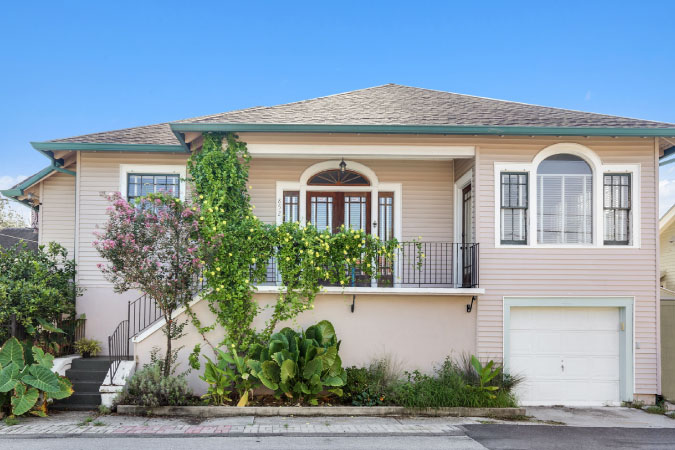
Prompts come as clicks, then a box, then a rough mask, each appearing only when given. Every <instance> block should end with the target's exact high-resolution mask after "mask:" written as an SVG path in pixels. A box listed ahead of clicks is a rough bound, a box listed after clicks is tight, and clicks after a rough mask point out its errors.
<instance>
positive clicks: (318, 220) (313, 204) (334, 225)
mask: <svg viewBox="0 0 675 450" xmlns="http://www.w3.org/2000/svg"><path fill="white" fill-rule="evenodd" d="M307 185H308V186H325V187H327V188H328V187H336V186H350V187H355V186H370V182H369V181H368V179H367V178H366V177H364V176H363V175H361V174H360V173H358V172H354V171H351V170H345V171H341V170H326V171H323V172H320V173H318V174H316V175H314V176H313V177H311V178H310V179H309V181H308V182H307ZM370 197H371V194H370V192H353V191H351V190H350V191H348V192H341V191H329V192H318V191H308V192H307V218H308V219H309V221H310V222H311V223H312V224H313V225H314V226H316V227H317V228H318V229H319V231H323V230H330V231H331V232H336V231H337V230H339V229H340V227H341V226H342V225H344V226H345V228H353V229H356V230H364V231H365V232H366V233H370Z"/></svg>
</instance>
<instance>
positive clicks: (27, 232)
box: [0, 228, 38, 250]
mask: <svg viewBox="0 0 675 450" xmlns="http://www.w3.org/2000/svg"><path fill="white" fill-rule="evenodd" d="M20 242H23V243H25V244H26V247H27V248H29V249H31V250H37V248H38V232H37V230H35V229H34V228H0V247H3V248H10V247H14V246H15V245H16V244H18V243H20Z"/></svg>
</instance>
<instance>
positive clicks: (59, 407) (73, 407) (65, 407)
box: [49, 402, 98, 411]
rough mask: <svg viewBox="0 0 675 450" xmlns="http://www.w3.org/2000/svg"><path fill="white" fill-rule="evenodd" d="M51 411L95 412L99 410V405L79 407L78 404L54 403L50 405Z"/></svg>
mask: <svg viewBox="0 0 675 450" xmlns="http://www.w3.org/2000/svg"><path fill="white" fill-rule="evenodd" d="M49 409H51V410H54V411H95V410H97V409H98V405H96V406H92V405H77V404H70V403H66V404H61V403H56V402H55V403H52V404H51V405H49Z"/></svg>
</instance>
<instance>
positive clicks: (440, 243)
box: [4, 84, 675, 405]
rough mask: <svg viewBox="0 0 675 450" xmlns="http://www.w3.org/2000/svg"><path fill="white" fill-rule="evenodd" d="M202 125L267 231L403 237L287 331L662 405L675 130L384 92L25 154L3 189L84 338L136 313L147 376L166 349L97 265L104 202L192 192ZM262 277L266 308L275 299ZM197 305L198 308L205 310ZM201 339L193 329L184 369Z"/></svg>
mask: <svg viewBox="0 0 675 450" xmlns="http://www.w3.org/2000/svg"><path fill="white" fill-rule="evenodd" d="M209 131H230V132H236V133H237V134H238V135H239V138H240V139H241V140H242V141H244V142H246V143H247V145H248V149H249V152H250V154H251V155H252V160H251V170H250V185H251V187H252V188H251V196H252V201H253V203H254V205H255V206H256V214H257V215H258V217H260V218H261V219H262V220H264V221H266V222H268V223H280V222H282V221H286V220H292V221H296V220H299V221H301V222H306V221H308V222H311V223H313V224H314V225H316V226H317V227H319V228H321V229H335V228H337V227H339V226H340V225H342V224H344V225H346V226H351V227H357V228H362V229H365V230H367V231H368V232H369V233H373V234H377V235H378V236H380V237H381V238H382V239H390V238H396V239H398V240H399V241H400V242H402V243H403V245H402V248H401V250H400V251H399V252H398V254H397V256H396V260H395V263H394V267H393V268H392V271H391V274H390V277H389V278H387V279H386V280H384V281H383V279H380V280H379V281H375V280H359V282H356V283H354V286H350V287H347V288H344V289H342V288H338V287H335V288H331V287H328V288H326V289H325V292H324V293H322V294H321V295H320V296H319V297H318V298H317V300H316V304H315V308H314V309H313V310H311V311H307V312H306V313H304V314H303V315H301V316H300V317H299V318H298V323H299V325H307V324H310V323H313V322H315V321H317V320H321V319H329V320H331V321H332V322H333V324H334V325H335V327H336V329H337V332H338V334H339V337H340V339H342V347H341V353H342V354H343V360H344V362H345V364H348V365H351V364H362V363H367V362H368V361H369V360H370V359H372V358H377V357H381V356H382V355H384V354H389V355H391V356H392V357H393V358H395V359H396V360H398V361H399V362H400V364H401V365H402V366H403V368H405V369H413V368H419V369H422V370H429V369H431V367H432V366H433V365H434V364H435V363H438V362H441V361H442V360H443V359H444V358H445V357H446V356H448V355H450V356H455V357H456V356H459V355H460V354H461V353H470V354H476V355H478V356H479V357H480V358H484V359H495V360H499V361H503V363H504V365H505V368H506V370H507V371H509V372H511V373H518V374H521V375H523V376H524V377H525V383H524V385H523V387H522V389H521V390H520V391H519V393H520V399H521V401H522V403H523V404H569V405H602V404H618V403H620V402H621V401H630V400H633V399H641V400H644V401H647V402H651V401H654V398H655V395H657V394H659V393H660V384H659V383H660V376H659V371H660V367H659V363H660V356H659V351H660V347H659V345H660V343H659V330H658V323H659V308H658V305H659V245H658V244H659V242H658V214H657V211H658V161H659V157H660V156H661V155H663V152H664V151H666V150H667V149H668V148H669V147H671V146H672V144H668V141H667V140H665V139H662V138H664V137H673V136H675V124H669V123H659V122H652V121H647V120H638V119H630V118H623V117H614V116H608V115H602V114H592V113H586V112H579V111H570V110H564V109H557V108H550V107H543V106H535V105H528V104H523V103H515V102H508V101H500V100H493V99H488V98H480V97H473V96H467V95H459V94H453V93H449V92H441V91H434V90H428V89H420V88H414V87H407V86H400V85H394V84H388V85H384V86H377V87H373V88H368V89H362V90H357V91H353V92H347V93H343V94H337V95H332V96H327V97H320V98H315V99H311V100H305V101H300V102H295V103H289V104H284V105H278V106H272V107H255V108H250V109H244V110H238V111H232V112H227V113H222V114H215V115H210V116H204V117H198V118H195V119H188V120H181V121H177V122H171V123H161V124H156V125H149V126H143V127H137V128H130V129H124V130H117V131H109V132H103V133H96V134H89V135H84V136H77V137H72V138H66V139H56V140H53V141H48V142H36V143H33V147H34V148H35V149H36V150H38V151H39V152H41V153H42V154H43V155H44V156H46V157H47V158H49V160H50V165H49V166H48V167H47V168H45V169H44V170H42V171H41V172H39V173H37V174H36V175H34V176H32V177H30V178H29V179H27V180H26V181H24V182H23V183H20V184H19V185H17V186H15V187H14V188H13V189H10V190H8V191H4V193H5V195H9V196H12V197H14V198H16V199H18V200H21V201H24V202H27V203H30V204H31V205H32V206H33V207H34V208H36V209H37V210H38V211H39V240H40V242H48V241H52V240H54V241H58V242H60V243H62V244H63V245H65V246H66V247H67V248H68V249H69V251H70V252H71V255H73V256H74V258H75V259H76V261H77V264H78V270H79V273H78V281H79V283H80V285H81V286H82V287H84V288H85V289H86V291H85V293H84V295H83V296H82V297H81V298H79V299H78V304H77V309H78V311H79V312H82V313H86V316H87V335H88V337H92V338H96V339H100V340H102V341H104V343H105V344H107V343H108V340H107V338H108V336H110V335H111V334H112V333H113V331H114V330H115V329H116V327H117V325H118V323H120V322H121V321H125V320H127V321H128V322H127V329H128V330H129V331H128V337H127V336H126V335H125V336H122V338H123V340H124V339H131V341H132V342H131V344H130V345H129V348H130V350H129V352H130V353H133V354H135V357H136V360H137V361H139V362H140V363H142V362H144V361H147V360H148V358H149V352H150V349H151V348H152V347H153V346H155V345H157V346H162V345H163V337H162V335H161V333H160V332H159V329H160V327H161V325H162V322H156V319H157V316H156V314H148V313H147V312H146V310H147V304H146V303H147V299H146V300H142V299H139V300H136V299H137V298H139V297H140V294H139V293H128V294H125V295H118V294H115V293H114V292H113V290H112V289H111V286H110V285H109V284H108V283H107V282H106V281H105V280H104V279H103V277H102V275H101V273H100V271H99V269H98V268H97V266H96V265H97V263H100V262H101V260H100V258H99V255H98V254H97V252H96V250H95V249H94V248H93V246H92V241H93V240H94V235H93V232H94V230H95V229H96V227H97V225H100V224H102V223H103V221H104V220H105V219H106V215H105V213H106V206H107V205H106V200H105V199H104V197H103V196H102V195H101V194H103V193H106V192H111V191H120V192H122V194H123V195H125V196H127V197H128V198H129V199H133V198H134V197H137V196H139V195H143V194H145V193H148V192H152V191H155V190H159V189H165V190H171V191H172V192H174V193H175V195H176V196H180V197H185V195H186V192H187V191H188V190H187V189H186V185H185V183H186V182H185V178H186V177H187V176H188V175H189V174H188V173H187V171H186V161H187V158H188V157H189V156H190V154H191V153H193V152H198V151H199V149H200V145H201V142H202V133H204V132H209ZM413 240H419V241H421V242H422V246H423V250H424V253H425V258H424V259H423V260H422V261H420V260H419V258H418V253H416V252H415V251H414V249H413V246H414V244H408V243H409V242H411V241H413ZM271 272H272V273H271V274H270V277H269V282H268V283H265V284H264V285H261V286H259V287H258V291H257V294H256V299H257V301H259V302H260V303H262V304H265V303H268V302H270V301H272V300H273V299H274V295H275V292H276V289H277V286H276V283H275V275H274V273H273V268H272V270H271ZM385 281H386V282H385ZM129 302H131V303H129ZM203 303H204V302H200V301H199V299H196V300H195V303H194V306H193V307H194V309H195V311H197V312H198V313H199V314H204V315H205V316H208V314H209V313H208V308H207V307H206V305H204V304H203ZM144 308H146V309H144ZM117 338H119V336H117ZM199 339H200V338H199V336H197V335H196V333H190V332H189V331H188V336H187V337H185V338H183V339H182V341H181V342H180V343H179V344H178V345H184V346H185V347H184V350H183V353H181V358H183V359H184V358H186V355H187V352H188V351H189V350H190V349H191V348H192V345H193V344H194V343H196V342H198V341H199ZM111 342H112V341H111ZM191 377H192V378H191V383H193V384H194V386H195V387H196V388H197V390H199V389H202V390H203V387H200V385H199V383H200V381H199V380H198V378H196V374H192V375H191Z"/></svg>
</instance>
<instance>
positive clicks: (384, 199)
mask: <svg viewBox="0 0 675 450" xmlns="http://www.w3.org/2000/svg"><path fill="white" fill-rule="evenodd" d="M378 221H379V224H378V228H377V235H378V236H379V238H380V239H381V240H383V241H388V240H391V239H393V237H394V194H393V193H391V192H380V197H379V206H378Z"/></svg>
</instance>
